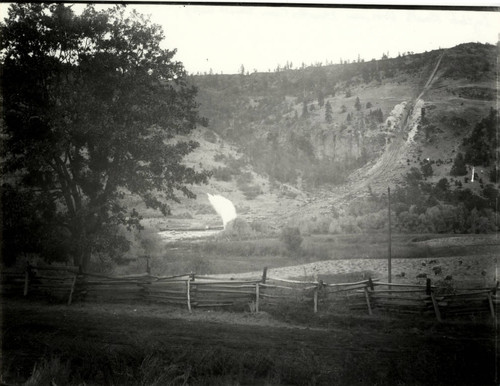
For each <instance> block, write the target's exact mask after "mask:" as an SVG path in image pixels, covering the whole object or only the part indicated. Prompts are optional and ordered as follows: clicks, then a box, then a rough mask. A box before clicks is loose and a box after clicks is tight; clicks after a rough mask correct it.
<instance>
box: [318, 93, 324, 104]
mask: <svg viewBox="0 0 500 386" xmlns="http://www.w3.org/2000/svg"><path fill="white" fill-rule="evenodd" d="M324 104H325V94H323V91H321V90H319V91H318V105H319V107H323V105H324Z"/></svg>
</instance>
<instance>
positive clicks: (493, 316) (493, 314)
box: [488, 292, 495, 319]
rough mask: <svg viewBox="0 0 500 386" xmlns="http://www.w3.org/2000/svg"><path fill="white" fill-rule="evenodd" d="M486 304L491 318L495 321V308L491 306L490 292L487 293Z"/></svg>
mask: <svg viewBox="0 0 500 386" xmlns="http://www.w3.org/2000/svg"><path fill="white" fill-rule="evenodd" d="M488 303H489V305H490V312H491V317H492V318H493V319H495V307H494V306H493V299H492V298H491V292H488Z"/></svg>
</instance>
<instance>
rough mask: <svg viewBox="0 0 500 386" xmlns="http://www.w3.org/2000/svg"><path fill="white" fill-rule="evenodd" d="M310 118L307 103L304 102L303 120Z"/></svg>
mask: <svg viewBox="0 0 500 386" xmlns="http://www.w3.org/2000/svg"><path fill="white" fill-rule="evenodd" d="M308 116H309V110H308V109H307V102H306V101H304V102H302V118H307V117H308Z"/></svg>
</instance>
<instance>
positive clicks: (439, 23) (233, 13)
mask: <svg viewBox="0 0 500 386" xmlns="http://www.w3.org/2000/svg"><path fill="white" fill-rule="evenodd" d="M358 3H359V2H358ZM386 3H387V2H386ZM477 4H478V5H480V4H482V5H497V4H494V3H491V4H490V3H487V2H486V4H484V3H477ZM268 5H269V4H268ZM268 5H267V6H265V5H263V6H260V5H259V6H256V5H253V6H248V5H242V6H223V5H210V6H209V5H187V4H186V5H182V4H181V5H179V4H177V5H174V4H166V3H163V4H154V3H147V4H137V3H136V4H129V5H128V8H129V9H132V8H134V9H136V10H137V11H138V12H140V13H143V14H149V15H150V16H151V21H152V22H154V23H156V24H160V25H161V26H162V27H163V30H164V33H165V37H166V39H165V41H164V43H163V47H164V48H169V49H173V48H176V49H177V54H176V56H175V59H176V60H179V61H181V62H183V64H184V67H185V68H186V70H187V71H188V72H189V73H192V74H196V73H198V72H199V73H205V72H207V73H209V72H210V71H212V72H214V73H221V72H222V73H224V74H231V73H237V72H239V70H240V68H241V66H242V65H243V66H244V68H245V71H249V72H253V71H255V70H257V71H259V72H261V71H264V72H265V71H269V70H271V71H274V70H275V69H276V68H277V66H278V65H280V66H283V65H285V63H287V62H291V63H292V64H293V68H299V67H300V66H301V65H302V63H304V64H306V65H311V64H316V63H323V64H326V63H330V62H332V63H339V62H340V60H341V59H342V60H343V61H345V60H349V61H354V60H357V59H358V57H360V58H361V59H363V60H365V61H369V60H371V59H373V58H375V59H380V58H381V57H382V55H383V54H384V53H385V54H388V56H389V57H395V56H397V55H398V54H399V53H404V52H409V51H410V52H415V53H419V52H424V51H431V50H434V49H439V48H448V47H453V46H455V45H457V44H460V43H465V42H480V43H491V44H496V42H497V41H498V40H499V33H500V12H498V11H496V12H492V11H488V12H485V11H478V10H473V9H471V8H469V9H467V10H465V11H463V10H449V9H447V10H433V9H394V8H392V9H391V8H383V9H381V8H373V9H360V8H338V7H334V6H331V7H329V8H324V7H322V8H318V7H316V8H314V7H306V6H302V7H290V6H287V4H286V3H282V4H281V5H282V6H279V7H270V6H268ZM498 5H500V3H499V4H498ZM102 7H104V6H102ZM2 8H3V10H2V9H0V12H1V13H3V12H4V11H5V7H4V6H2Z"/></svg>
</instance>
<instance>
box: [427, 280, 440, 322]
mask: <svg viewBox="0 0 500 386" xmlns="http://www.w3.org/2000/svg"><path fill="white" fill-rule="evenodd" d="M425 293H426V294H427V295H429V296H430V297H431V300H432V306H433V307H434V313H435V314H436V319H437V320H438V322H441V312H440V311H439V306H438V303H437V301H436V298H435V297H434V293H433V292H432V286H431V279H429V278H427V280H426V281H425Z"/></svg>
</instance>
